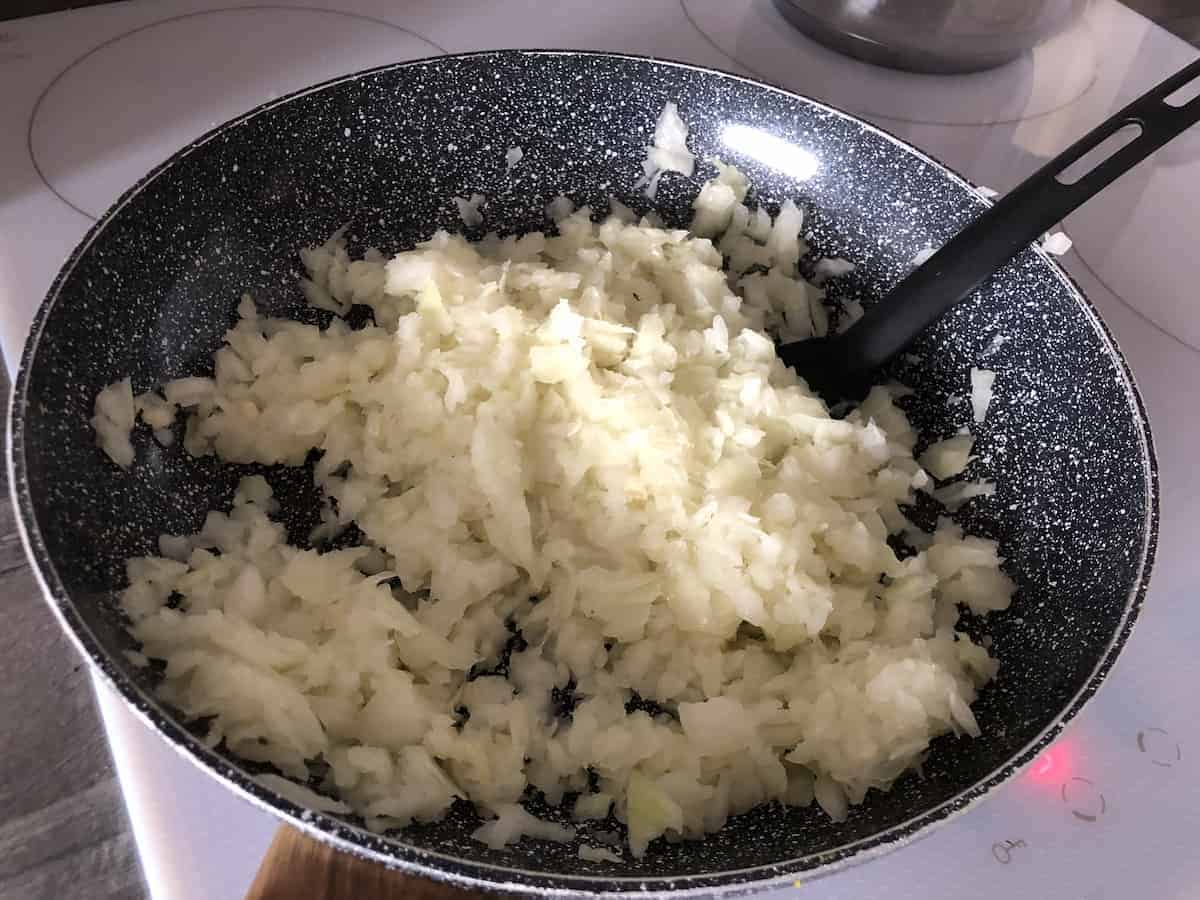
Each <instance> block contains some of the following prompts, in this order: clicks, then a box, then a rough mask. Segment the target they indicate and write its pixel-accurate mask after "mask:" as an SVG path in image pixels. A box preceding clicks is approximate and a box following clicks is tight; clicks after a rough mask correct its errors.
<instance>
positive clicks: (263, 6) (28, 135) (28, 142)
mask: <svg viewBox="0 0 1200 900" xmlns="http://www.w3.org/2000/svg"><path fill="white" fill-rule="evenodd" d="M246 10H278V11H283V12H300V13H323V14H328V15H333V16H342V17H344V18H347V19H357V20H359V21H361V22H369V23H371V24H373V25H382V26H385V27H387V28H391V29H393V30H395V31H401V32H404V33H405V34H407V35H409V36H410V37H413V38H416V39H417V40H418V41H421V42H423V43H425V44H428V45H429V46H430V47H432V48H433V49H434V50H436V51H437V52H438V53H439V54H446V53H449V52H450V51H449V50H447V49H446V48H445V47H443V46H442V45H441V44H439V43H438V42H437V41H434V40H432V39H431V38H428V37H426V36H425V35H423V34H421V33H420V32H417V31H413V30H412V29H411V28H406V27H405V26H403V25H397V24H396V23H395V22H389V21H387V20H386V19H380V18H378V17H376V16H368V15H364V14H362V13H355V12H347V11H345V10H341V9H328V8H326V7H323V6H290V5H288V4H284V3H252V4H247V5H246V6H223V7H220V8H218V9H204V10H198V11H196V12H189V13H180V14H179V15H175V16H168V17H167V18H165V19H157V20H155V21H153V22H147V23H146V24H145V25H139V26H137V27H136V28H131V29H129V30H128V31H124V32H122V33H121V34H118V35H114V36H113V37H111V38H108V39H107V40H104V41H101V42H100V43H99V44H97V45H96V46H94V47H92V48H91V49H90V50H88V51H87V52H86V53H84V54H82V55H81V56H79V57H78V58H77V59H75V60H73V61H72V62H71V63H70V64H69V65H67V66H66V67H64V68H63V70H62V71H61V72H59V73H58V74H57V75H55V76H54V77H53V78H51V79H50V81H49V82H48V83H47V84H46V86H45V87H44V88H42V90H41V92H40V93H39V94H38V96H37V99H36V100H35V101H34V103H33V108H32V109H31V110H30V111H29V119H28V121H27V122H26V124H25V151H26V153H27V154H28V155H29V161H30V163H32V164H33V170H34V171H35V172H36V173H37V177H38V180H39V181H41V183H42V186H43V187H45V188H46V190H48V191H49V192H50V193H51V194H53V195H54V196H55V197H57V198H58V199H59V200H60V201H61V202H62V203H63V204H65V205H66V206H68V207H70V208H71V209H72V210H74V211H75V212H77V213H79V215H81V216H83V217H84V218H85V219H87V220H88V221H91V222H95V221H96V220H97V219H98V218H99V216H97V215H96V214H94V213H90V212H88V211H87V210H86V209H82V208H81V207H80V206H78V205H77V204H75V203H73V202H72V201H71V200H69V199H68V198H67V197H66V196H65V195H64V194H63V193H62V192H61V191H59V190H58V188H56V187H55V186H54V184H53V183H52V182H51V181H50V178H49V177H48V176H47V175H46V173H45V171H44V170H43V169H42V166H41V163H39V162H38V158H37V151H35V150H34V147H33V128H34V125H35V124H36V123H37V119H38V113H39V112H40V111H41V108H42V104H43V102H45V100H46V98H47V97H48V96H50V92H51V91H53V90H54V88H55V86H56V85H58V83H59V82H60V81H62V79H63V78H64V77H66V75H67V73H69V72H70V71H71V70H73V69H74V68H75V67H76V66H78V65H80V64H81V63H83V62H84V61H85V60H87V59H90V58H91V57H92V56H94V55H95V54H97V53H99V52H100V51H101V50H104V49H106V48H108V47H111V46H112V45H113V44H117V43H120V42H121V41H123V40H125V39H126V38H129V37H132V36H133V35H135V34H140V33H141V32H143V31H149V30H150V29H152V28H158V27H160V26H162V25H168V24H170V23H172V22H179V21H183V20H186V19H194V18H197V17H199V16H211V15H218V14H221V13H229V12H243V11H246Z"/></svg>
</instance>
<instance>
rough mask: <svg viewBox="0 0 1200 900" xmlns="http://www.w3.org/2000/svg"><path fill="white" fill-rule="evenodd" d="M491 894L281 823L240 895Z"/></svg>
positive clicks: (436, 897)
mask: <svg viewBox="0 0 1200 900" xmlns="http://www.w3.org/2000/svg"><path fill="white" fill-rule="evenodd" d="M487 896H494V895H488V894H484V893H482V892H478V891H465V890H460V889H458V888H455V887H451V886H450V885H447V884H442V883H439V882H435V881H429V880H427V879H424V878H412V877H409V876H407V875H401V874H400V873H398V872H393V871H390V870H389V869H385V868H384V867H383V866H380V865H377V864H375V863H371V862H367V861H366V860H363V859H358V858H357V857H354V856H350V855H349V854H347V853H338V852H337V851H336V850H334V849H333V848H331V847H327V846H325V845H324V844H319V843H317V842H316V841H314V840H313V839H312V838H308V837H305V836H304V835H303V834H301V833H300V832H299V831H297V830H296V829H295V828H292V827H290V826H288V825H284V826H283V827H281V828H280V829H279V831H277V832H276V833H275V840H274V841H272V842H271V847H270V849H269V850H268V851H267V856H266V858H265V859H264V860H263V863H262V867H261V868H260V869H259V870H258V877H256V878H255V879H254V884H253V885H252V886H251V887H250V892H249V893H248V894H247V895H246V900H293V898H297V897H303V898H305V900H471V898H474V897H487Z"/></svg>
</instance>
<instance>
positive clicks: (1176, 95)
mask: <svg viewBox="0 0 1200 900" xmlns="http://www.w3.org/2000/svg"><path fill="white" fill-rule="evenodd" d="M1198 97H1200V75H1197V76H1196V77H1195V78H1193V79H1192V80H1191V81H1189V82H1188V83H1187V84H1185V85H1183V86H1182V87H1178V88H1176V89H1175V90H1174V91H1173V92H1172V93H1170V94H1168V95H1167V96H1166V97H1163V103H1165V104H1167V106H1173V107H1175V108H1176V109H1182V108H1183V107H1185V106H1187V105H1188V104H1189V103H1191V102H1192V101H1193V100H1195V99H1196V98H1198Z"/></svg>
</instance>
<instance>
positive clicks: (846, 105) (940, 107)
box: [679, 0, 1097, 125]
mask: <svg viewBox="0 0 1200 900" xmlns="http://www.w3.org/2000/svg"><path fill="white" fill-rule="evenodd" d="M679 4H680V6H681V7H682V9H683V13H684V15H685V16H686V17H687V19H688V21H689V22H691V24H692V26H693V27H694V28H695V29H696V30H697V31H699V32H700V33H701V34H702V35H703V36H704V37H705V38H706V39H707V40H708V42H709V43H710V44H712V46H713V47H714V48H715V49H716V50H718V51H719V52H720V53H721V54H723V55H724V56H725V57H726V59H728V60H729V61H731V62H733V63H735V64H737V65H738V66H740V67H741V68H743V69H746V70H748V71H750V72H751V73H752V74H753V75H754V76H755V77H756V78H759V79H761V80H763V81H768V82H771V83H773V84H777V85H779V86H780V87H783V88H786V89H788V90H793V91H796V92H798V93H801V94H806V95H808V96H812V97H817V98H819V99H822V100H827V101H829V102H830V103H833V104H835V105H837V106H840V107H841V108H843V109H845V110H847V111H849V112H852V113H855V114H857V115H861V116H866V117H869V118H873V119H888V120H891V121H898V122H907V123H910V124H917V125H996V124H1000V123H1004V122H1020V121H1024V120H1026V119H1032V118H1036V117H1038V116H1044V115H1046V114H1048V113H1052V112H1055V111H1056V110H1059V109H1062V108H1064V107H1066V106H1069V105H1071V104H1072V103H1075V102H1076V101H1077V100H1079V99H1080V98H1081V97H1082V96H1084V94H1086V93H1087V92H1088V90H1089V89H1090V88H1091V87H1092V85H1093V84H1094V83H1095V80H1096V73H1097V67H1096V54H1095V41H1094V39H1093V35H1092V32H1091V29H1090V27H1089V25H1088V23H1087V21H1086V19H1085V18H1082V17H1081V18H1080V19H1079V20H1078V21H1077V22H1076V23H1075V24H1074V25H1072V26H1071V27H1069V28H1067V29H1065V30H1064V31H1062V32H1060V33H1059V34H1058V35H1056V36H1055V37H1053V38H1051V39H1049V40H1047V41H1045V42H1044V43H1043V44H1041V45H1040V46H1038V47H1037V48H1035V49H1034V50H1033V51H1032V52H1031V53H1026V54H1024V55H1023V56H1022V57H1021V58H1020V59H1018V60H1016V61H1015V62H1012V63H1009V64H1008V65H1005V66H1001V67H1000V68H997V69H990V70H988V71H986V72H976V73H971V74H966V75H922V74H916V73H912V72H900V71H896V70H893V69H885V68H881V67H878V66H873V65H870V64H869V63H864V62H860V61H858V60H856V59H851V58H850V57H847V56H843V55H841V54H840V53H837V52H835V51H833V50H830V49H828V48H826V47H824V46H822V45H821V44H819V43H817V42H816V41H814V40H812V39H811V38H808V37H805V36H804V35H803V34H802V33H801V32H800V31H799V30H798V29H796V27H795V26H793V25H792V24H791V23H790V22H788V21H787V19H785V18H784V17H783V14H782V13H780V12H779V10H778V9H776V7H775V4H774V3H773V2H772V0H679ZM746 60H753V64H751V63H748V62H746ZM881 98H886V103H884V102H881Z"/></svg>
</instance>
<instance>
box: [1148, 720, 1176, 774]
mask: <svg viewBox="0 0 1200 900" xmlns="http://www.w3.org/2000/svg"><path fill="white" fill-rule="evenodd" d="M1155 734H1158V735H1162V736H1163V737H1164V738H1170V736H1171V735H1170V733H1169V732H1168V731H1167V730H1166V729H1164V728H1144V729H1142V730H1141V731H1139V732H1138V733H1137V748H1138V752H1139V753H1149V754H1150V762H1151V763H1152V764H1154V765H1156V766H1161V767H1162V768H1164V769H1169V768H1171V767H1172V766H1174V765H1175V763H1177V762H1182V761H1183V747H1181V746H1180V745H1179V742H1178V741H1176V742H1175V752H1174V754H1172V753H1171V752H1170V750H1169V749H1167V750H1166V756H1167V757H1168V758H1166V759H1164V758H1163V754H1162V751H1159V752H1158V753H1155V752H1154V748H1153V747H1151V748H1149V749H1147V747H1146V740H1147V735H1155ZM1155 743H1158V744H1162V741H1155ZM1168 746H1169V745H1168ZM1170 757H1174V758H1170Z"/></svg>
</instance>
